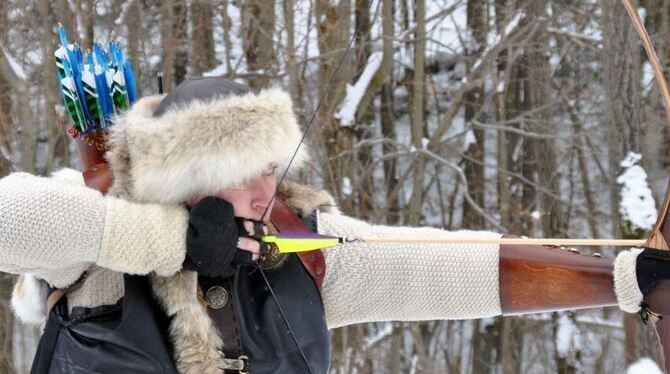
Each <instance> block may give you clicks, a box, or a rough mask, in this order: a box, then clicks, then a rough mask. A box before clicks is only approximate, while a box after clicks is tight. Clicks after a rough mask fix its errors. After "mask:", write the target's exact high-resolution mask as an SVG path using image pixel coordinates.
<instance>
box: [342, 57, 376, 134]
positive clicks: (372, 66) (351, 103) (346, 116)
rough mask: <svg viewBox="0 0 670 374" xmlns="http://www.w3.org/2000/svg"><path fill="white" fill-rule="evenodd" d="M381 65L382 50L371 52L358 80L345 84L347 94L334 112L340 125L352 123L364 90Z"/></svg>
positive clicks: (344, 125) (346, 125) (345, 125)
mask: <svg viewBox="0 0 670 374" xmlns="http://www.w3.org/2000/svg"><path fill="white" fill-rule="evenodd" d="M381 65H382V52H372V54H371V55H370V57H369V58H368V63H367V65H366V66H365V69H364V70H363V73H362V74H361V76H360V78H358V81H357V82H356V83H354V85H350V84H347V96H346V97H345V98H344V100H343V101H342V106H340V109H339V110H338V111H337V113H335V118H337V119H339V120H340V126H343V127H348V126H351V125H353V123H354V119H355V118H356V110H358V105H359V104H360V103H361V100H362V99H363V96H364V95H365V91H367V89H368V86H369V85H370V82H372V78H373V77H374V76H375V74H376V73H377V71H378V70H379V67H380V66H381Z"/></svg>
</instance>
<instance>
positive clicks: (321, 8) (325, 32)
mask: <svg viewBox="0 0 670 374" xmlns="http://www.w3.org/2000/svg"><path fill="white" fill-rule="evenodd" d="M315 12H316V19H317V36H318V45H319V53H320V54H321V56H322V58H321V60H320V65H319V95H318V97H319V98H322V97H323V102H322V103H321V109H320V110H319V113H318V114H317V118H316V120H315V121H316V122H317V123H319V124H323V139H324V142H325V149H326V156H327V160H326V161H325V163H324V167H323V170H324V173H326V174H325V180H326V185H327V188H328V190H330V191H331V192H333V193H334V194H335V195H336V197H337V200H338V202H339V203H340V207H341V208H342V211H343V212H344V213H349V214H350V213H351V212H352V211H353V209H354V204H353V199H352V196H351V193H349V192H350V191H348V189H347V188H346V187H347V186H346V184H347V183H348V184H349V186H350V183H351V173H352V172H353V171H352V170H351V169H352V168H351V157H342V156H341V155H340V153H342V152H347V151H349V152H350V151H351V149H352V139H353V134H352V129H351V128H350V127H340V125H339V121H337V120H335V118H334V117H333V113H334V112H335V109H336V107H337V105H338V104H339V102H340V101H341V100H342V97H343V94H344V88H345V86H346V83H347V82H348V77H351V73H352V64H351V59H350V57H351V56H347V60H346V61H343V62H342V66H341V67H340V70H339V71H338V72H337V76H334V73H335V69H336V68H337V65H338V62H339V61H340V60H341V59H342V54H343V53H345V51H346V50H347V46H348V42H349V33H350V29H351V21H350V18H351V4H350V2H349V0H341V1H340V2H339V3H337V4H334V3H333V2H332V1H328V0H317V1H316V7H315ZM331 80H332V83H331ZM326 90H328V92H327V95H325V96H324V93H325V91H326Z"/></svg>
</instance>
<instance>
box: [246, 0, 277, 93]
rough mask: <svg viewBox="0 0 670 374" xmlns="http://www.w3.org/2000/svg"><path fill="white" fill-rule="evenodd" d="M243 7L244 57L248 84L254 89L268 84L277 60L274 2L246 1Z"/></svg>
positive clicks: (270, 0)
mask: <svg viewBox="0 0 670 374" xmlns="http://www.w3.org/2000/svg"><path fill="white" fill-rule="evenodd" d="M243 4H244V5H243V7H242V17H243V18H242V24H243V27H244V41H243V43H244V55H245V57H246V60H247V72H248V74H249V77H248V78H247V82H248V83H249V86H250V87H252V88H254V89H260V88H263V87H265V86H266V85H267V84H268V81H269V79H270V68H271V67H272V65H273V63H274V59H275V49H274V40H273V36H274V25H275V1H274V0H246V1H245V2H244V3H243Z"/></svg>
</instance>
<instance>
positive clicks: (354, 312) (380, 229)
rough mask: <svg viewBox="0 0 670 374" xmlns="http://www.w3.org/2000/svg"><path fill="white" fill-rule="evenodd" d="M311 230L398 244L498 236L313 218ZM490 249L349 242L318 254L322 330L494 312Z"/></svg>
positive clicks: (494, 269) (494, 256) (494, 250)
mask: <svg viewBox="0 0 670 374" xmlns="http://www.w3.org/2000/svg"><path fill="white" fill-rule="evenodd" d="M318 231H319V233H321V234H331V235H340V236H346V237H349V238H353V237H375V238H400V239H448V238H457V237H458V238H463V237H465V238H486V237H492V238H498V237H500V234H497V233H492V232H484V231H479V232H477V231H456V232H448V231H444V230H439V229H433V228H412V227H390V226H373V225H370V224H367V223H365V222H362V221H359V220H356V219H353V218H350V217H346V216H343V215H340V214H331V213H320V214H319V217H318ZM498 252H499V246H498V244H409V243H397V244H395V243H394V244H378V243H377V244H374V243H351V244H344V245H341V246H338V247H335V248H332V249H326V250H324V251H323V253H324V256H325V258H326V275H325V278H324V282H323V288H322V296H323V302H324V307H325V310H326V321H327V323H328V326H329V328H335V327H340V326H345V325H350V324H354V323H361V322H370V321H390V320H394V321H419V320H433V319H469V318H481V317H490V316H494V315H499V314H501V313H502V310H501V306H500V295H499V285H498V261H499V260H498Z"/></svg>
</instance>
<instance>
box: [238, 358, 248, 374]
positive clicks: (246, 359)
mask: <svg viewBox="0 0 670 374" xmlns="http://www.w3.org/2000/svg"><path fill="white" fill-rule="evenodd" d="M237 359H238V360H240V361H242V362H243V363H244V367H243V368H242V370H240V374H249V357H247V356H246V355H240V357H238V358H237Z"/></svg>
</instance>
